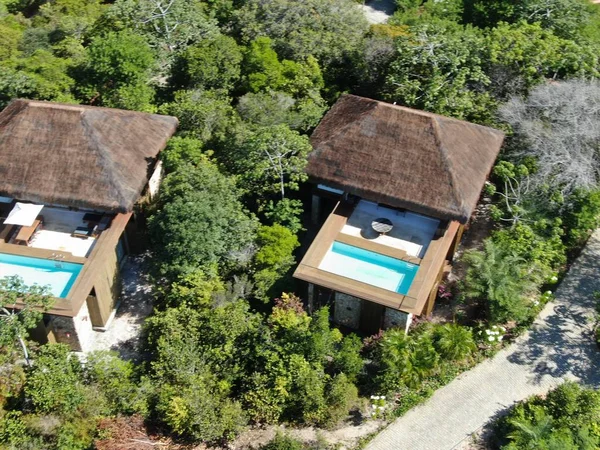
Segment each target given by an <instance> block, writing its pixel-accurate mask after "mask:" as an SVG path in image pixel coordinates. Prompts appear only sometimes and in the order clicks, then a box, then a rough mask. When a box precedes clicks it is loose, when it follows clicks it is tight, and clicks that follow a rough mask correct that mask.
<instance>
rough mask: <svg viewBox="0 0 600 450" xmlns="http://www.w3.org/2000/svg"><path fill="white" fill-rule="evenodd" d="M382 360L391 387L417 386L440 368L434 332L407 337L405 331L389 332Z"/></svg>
mask: <svg viewBox="0 0 600 450" xmlns="http://www.w3.org/2000/svg"><path fill="white" fill-rule="evenodd" d="M382 346H383V349H382V350H383V351H382V361H383V362H384V365H385V369H384V371H385V373H386V378H387V380H388V382H389V384H390V385H391V386H394V385H395V386H397V385H398V383H404V384H405V385H406V386H408V387H417V386H419V384H420V383H421V381H423V379H424V378H425V377H427V376H428V375H429V374H430V373H431V372H432V371H433V369H434V368H435V367H436V366H437V363H438V361H439V355H438V354H437V352H436V351H435V348H434V347H433V342H432V338H431V333H428V332H425V333H423V334H421V335H419V336H417V337H415V336H407V335H406V334H405V333H404V331H401V330H389V331H387V332H386V333H385V337H384V339H383V341H382Z"/></svg>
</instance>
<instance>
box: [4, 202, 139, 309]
mask: <svg viewBox="0 0 600 450" xmlns="http://www.w3.org/2000/svg"><path fill="white" fill-rule="evenodd" d="M131 215H132V213H127V214H117V215H116V216H115V217H114V218H113V220H112V222H111V225H110V227H109V228H107V229H106V230H105V231H103V232H102V233H101V234H100V236H99V237H98V238H97V242H96V244H95V246H94V248H93V249H92V252H91V253H90V255H89V257H87V258H84V257H78V256H73V255H72V254H71V253H67V252H61V251H56V250H47V249H41V248H34V247H28V246H25V245H16V244H7V243H5V242H2V241H0V253H9V254H13V255H20V256H29V257H32V258H42V259H52V258H54V257H55V256H56V255H61V258H60V261H64V262H72V263H78V264H83V267H82V269H81V272H79V275H78V277H77V279H76V280H75V283H74V284H73V286H72V287H71V290H70V291H69V294H68V295H67V298H55V301H54V304H53V306H52V308H51V309H50V310H48V311H47V313H48V314H55V315H59V316H67V317H74V316H75V315H76V314H77V313H78V312H79V310H80V309H81V306H82V305H83V303H84V302H85V301H86V300H87V297H88V295H89V293H90V291H91V290H92V287H94V288H95V289H102V286H105V285H106V286H109V287H110V288H112V286H113V284H114V280H113V278H114V277H115V276H116V275H115V273H114V261H113V260H114V259H116V257H114V254H115V249H116V246H117V242H118V241H119V238H120V237H121V235H122V234H123V231H124V230H125V226H126V225H127V222H129V219H130V218H131ZM117 270H118V268H117ZM16 307H17V308H18V307H19V304H18V303H17V305H16Z"/></svg>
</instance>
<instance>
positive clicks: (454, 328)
mask: <svg viewBox="0 0 600 450" xmlns="http://www.w3.org/2000/svg"><path fill="white" fill-rule="evenodd" d="M433 345H434V347H435V349H436V350H437V352H438V353H439V354H440V356H441V357H442V358H444V359H448V360H460V359H465V358H467V357H469V356H471V355H472V354H473V352H474V351H475V350H476V345H475V340H474V339H473V332H472V331H471V329H470V328H467V327H462V326H460V325H456V324H445V325H442V326H439V327H436V328H435V330H434V341H433Z"/></svg>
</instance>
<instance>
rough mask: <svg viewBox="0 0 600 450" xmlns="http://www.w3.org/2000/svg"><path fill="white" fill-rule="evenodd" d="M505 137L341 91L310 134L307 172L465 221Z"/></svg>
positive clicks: (398, 204) (336, 185) (428, 212)
mask: <svg viewBox="0 0 600 450" xmlns="http://www.w3.org/2000/svg"><path fill="white" fill-rule="evenodd" d="M503 139H504V134H503V133H502V132H500V131H497V130H494V129H492V128H488V127H483V126H480V125H474V124H472V123H469V122H464V121H461V120H456V119H451V118H448V117H443V116H438V115H436V114H431V113H427V112H423V111H417V110H414V109H410V108H404V107H402V106H396V105H391V104H389V103H384V102H379V101H376V100H371V99H368V98H363V97H357V96H354V95H343V96H342V97H341V98H340V99H339V100H338V101H337V103H336V104H335V105H334V106H333V108H331V110H330V111H329V112H328V113H327V114H326V115H325V117H324V118H323V120H322V121H321V123H320V124H319V126H318V127H317V128H316V130H315V131H314V133H313V135H312V137H311V143H312V145H313V148H314V151H313V152H312V153H310V155H309V157H308V160H309V162H308V166H307V172H308V174H309V176H310V177H311V178H312V179H313V180H314V181H317V182H320V183H324V184H326V185H328V186H331V187H334V188H338V189H342V190H344V191H346V192H349V193H352V194H355V195H358V196H360V197H362V198H365V199H367V200H372V201H376V202H379V203H385V204H387V205H391V206H395V207H398V208H406V209H410V210H412V211H416V212H420V213H423V214H426V215H430V216H434V217H437V218H441V219H450V220H458V221H460V222H461V223H466V222H467V221H468V220H469V217H470V216H471V213H472V212H473V209H474V208H475V206H476V204H477V200H478V199H479V194H480V193H481V189H482V187H483V185H484V183H485V180H486V178H487V176H488V174H489V171H490V170H491V168H492V165H493V164H494V161H495V159H496V156H497V155H498V152H499V151H500V146H501V145H502V141H503Z"/></svg>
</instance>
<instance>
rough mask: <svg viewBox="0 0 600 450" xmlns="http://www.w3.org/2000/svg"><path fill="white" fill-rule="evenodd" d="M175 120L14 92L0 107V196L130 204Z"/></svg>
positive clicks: (119, 208)
mask: <svg viewBox="0 0 600 450" xmlns="http://www.w3.org/2000/svg"><path fill="white" fill-rule="evenodd" d="M176 127H177V119H176V118H175V117H169V116H159V115H156V114H147V113H141V112H135V111H124V110H120V109H109V108H97V107H93V106H80V105H66V104H61V103H52V102H40V101H32V100H14V101H13V102H11V103H10V104H9V105H8V106H7V107H6V108H5V109H4V110H3V111H2V112H0V196H7V197H13V198H16V199H19V200H27V201H31V202H34V203H45V204H56V205H63V206H73V207H78V208H89V209H96V210H102V211H111V212H128V211H131V210H132V208H133V205H134V203H135V202H136V201H137V199H138V198H139V196H140V194H141V192H142V190H143V189H144V187H145V185H146V183H147V182H148V178H149V175H150V174H151V171H152V170H153V168H154V165H155V162H156V156H157V155H158V152H160V151H161V150H162V149H163V148H164V147H165V145H166V143H167V140H168V139H169V138H170V137H171V135H172V134H173V133H174V132H175V128H176Z"/></svg>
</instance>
